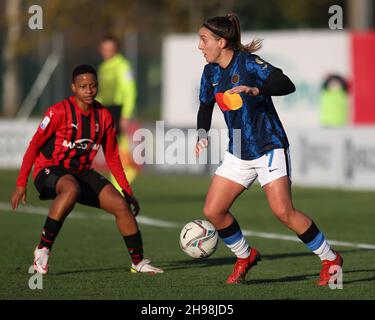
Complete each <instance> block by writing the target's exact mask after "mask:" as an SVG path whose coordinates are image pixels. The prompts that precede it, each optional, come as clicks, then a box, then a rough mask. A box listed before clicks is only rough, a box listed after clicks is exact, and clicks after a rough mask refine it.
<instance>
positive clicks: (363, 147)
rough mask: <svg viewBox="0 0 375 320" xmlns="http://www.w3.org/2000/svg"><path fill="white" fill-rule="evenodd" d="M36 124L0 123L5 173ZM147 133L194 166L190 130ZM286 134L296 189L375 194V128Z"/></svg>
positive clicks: (163, 169) (187, 170)
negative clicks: (342, 190) (178, 152)
mask: <svg viewBox="0 0 375 320" xmlns="http://www.w3.org/2000/svg"><path fill="white" fill-rule="evenodd" d="M38 123H39V122H38V121H7V120H0V168H1V169H11V168H12V169H17V168H19V167H20V165H21V162H22V157H23V154H24V152H25V150H26V148H27V146H28V143H29V141H30V139H31V137H32V135H33V133H34V132H35V130H36V128H37V126H38ZM171 129H173V130H171ZM148 130H149V131H150V135H149V136H151V137H152V139H151V140H150V139H149V141H147V143H145V144H144V145H145V148H147V149H149V148H152V149H153V150H150V149H149V151H150V152H151V153H152V154H153V155H154V156H155V155H156V154H157V153H160V152H164V151H166V150H169V151H168V152H170V151H171V145H172V144H173V146H175V147H176V150H182V152H186V155H184V156H183V157H185V158H186V159H187V161H186V162H187V163H188V162H190V160H191V159H190V158H189V157H190V156H191V154H192V153H193V152H192V150H188V146H190V147H191V146H192V145H194V143H193V144H192V143H191V142H188V141H187V139H188V136H187V135H182V134H181V132H184V133H186V132H187V131H188V130H187V129H181V130H179V129H177V130H176V128H164V131H165V132H164V133H160V132H159V133H158V134H155V128H148ZM177 131H179V132H180V134H179V135H178V136H177V135H176V138H175V139H174V138H173V135H174V133H175V132H177ZM287 132H288V137H289V141H290V144H291V147H290V151H291V159H292V179H293V183H294V184H295V185H300V186H315V187H332V188H343V189H359V190H375V128H371V127H368V128H361V127H356V128H345V129H322V128H316V129H300V128H298V129H297V128H296V129H290V130H287ZM181 136H182V137H183V138H182V139H181ZM184 137H185V138H184ZM160 140H162V141H160ZM181 144H183V147H182V148H180V146H181ZM225 145H226V142H225V141H221V142H220V143H216V144H213V145H212V146H211V148H212V149H211V150H210V152H211V153H213V154H215V152H216V154H217V153H219V154H223V152H224V151H225ZM157 146H162V148H163V150H164V151H163V150H157V151H156V150H155V148H156V147H157ZM190 147H189V149H190ZM168 148H169V149H168ZM184 150H185V151H184ZM176 159H177V157H176ZM179 159H181V157H180V158H179ZM155 163H156V162H155ZM215 167H216V165H215V166H211V168H210V169H211V170H209V169H208V168H207V166H206V165H202V164H186V165H185V164H178V165H177V164H173V163H172V164H171V163H170V162H169V163H163V164H150V165H148V168H153V169H154V170H156V171H157V172H159V173H183V174H199V173H202V174H203V173H207V172H209V171H211V172H212V171H213V169H214V168H215Z"/></svg>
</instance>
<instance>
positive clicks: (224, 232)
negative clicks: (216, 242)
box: [217, 218, 241, 239]
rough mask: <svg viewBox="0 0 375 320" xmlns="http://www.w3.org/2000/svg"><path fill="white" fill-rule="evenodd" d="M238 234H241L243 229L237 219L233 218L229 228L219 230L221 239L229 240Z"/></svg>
mask: <svg viewBox="0 0 375 320" xmlns="http://www.w3.org/2000/svg"><path fill="white" fill-rule="evenodd" d="M238 232H241V227H240V225H239V224H238V222H237V220H236V219H235V218H233V222H232V223H231V224H230V225H229V226H228V227H226V228H224V229H220V230H217V233H218V234H219V237H220V238H221V239H225V238H229V237H231V236H233V235H235V234H236V233H238Z"/></svg>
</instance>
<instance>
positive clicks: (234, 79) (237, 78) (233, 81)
mask: <svg viewBox="0 0 375 320" xmlns="http://www.w3.org/2000/svg"><path fill="white" fill-rule="evenodd" d="M231 81H232V83H233V84H237V83H238V82H239V81H240V76H239V75H238V74H237V73H235V74H234V75H233V76H232V80H231Z"/></svg>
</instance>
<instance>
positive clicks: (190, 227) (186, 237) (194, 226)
mask: <svg viewBox="0 0 375 320" xmlns="http://www.w3.org/2000/svg"><path fill="white" fill-rule="evenodd" d="M218 238H219V237H218V233H217V231H216V229H215V227H214V226H213V225H212V224H211V223H210V222H208V221H206V220H194V221H191V222H189V223H187V224H186V225H185V226H184V227H183V228H182V230H181V233H180V247H181V249H182V251H183V252H185V253H186V254H187V255H189V256H190V257H192V258H207V257H209V256H210V255H212V254H213V253H214V252H215V251H216V248H217V245H218Z"/></svg>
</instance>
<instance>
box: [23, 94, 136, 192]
mask: <svg viewBox="0 0 375 320" xmlns="http://www.w3.org/2000/svg"><path fill="white" fill-rule="evenodd" d="M100 147H102V148H103V152H104V155H105V158H106V161H107V164H108V167H109V169H110V170H111V172H112V174H113V175H114V177H115V178H116V180H117V182H118V184H119V185H120V187H121V188H122V189H123V190H125V191H126V192H127V193H128V194H130V195H132V190H131V187H130V186H129V183H128V181H127V179H126V176H125V173H124V170H123V167H122V164H121V161H120V158H119V153H118V144H117V138H116V132H115V128H114V126H113V119H112V116H111V114H110V112H109V111H108V110H107V109H106V108H104V107H103V106H102V105H101V104H100V103H99V102H97V101H94V104H93V106H91V107H90V108H89V110H88V111H87V112H84V111H83V110H82V109H80V108H79V107H78V105H77V104H76V102H75V97H74V96H71V97H69V98H68V99H65V100H63V101H61V102H59V103H57V104H54V105H53V106H51V107H49V108H48V110H47V111H46V112H45V114H44V117H43V120H42V121H41V122H40V125H39V127H38V129H37V131H36V133H35V134H34V136H33V138H32V139H31V141H30V144H29V147H28V149H27V150H26V153H25V155H24V157H23V161H22V166H21V169H20V173H19V175H18V179H17V186H26V185H27V180H28V176H29V173H30V171H31V168H32V166H33V165H34V172H33V178H34V179H35V177H36V176H37V174H38V172H39V171H40V170H42V169H43V168H45V167H49V166H62V167H64V168H66V169H68V170H70V171H71V172H72V173H74V174H78V173H81V172H83V171H85V170H88V169H90V168H91V165H92V161H93V159H94V157H95V155H96V154H97V152H98V150H99V148H100Z"/></svg>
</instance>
